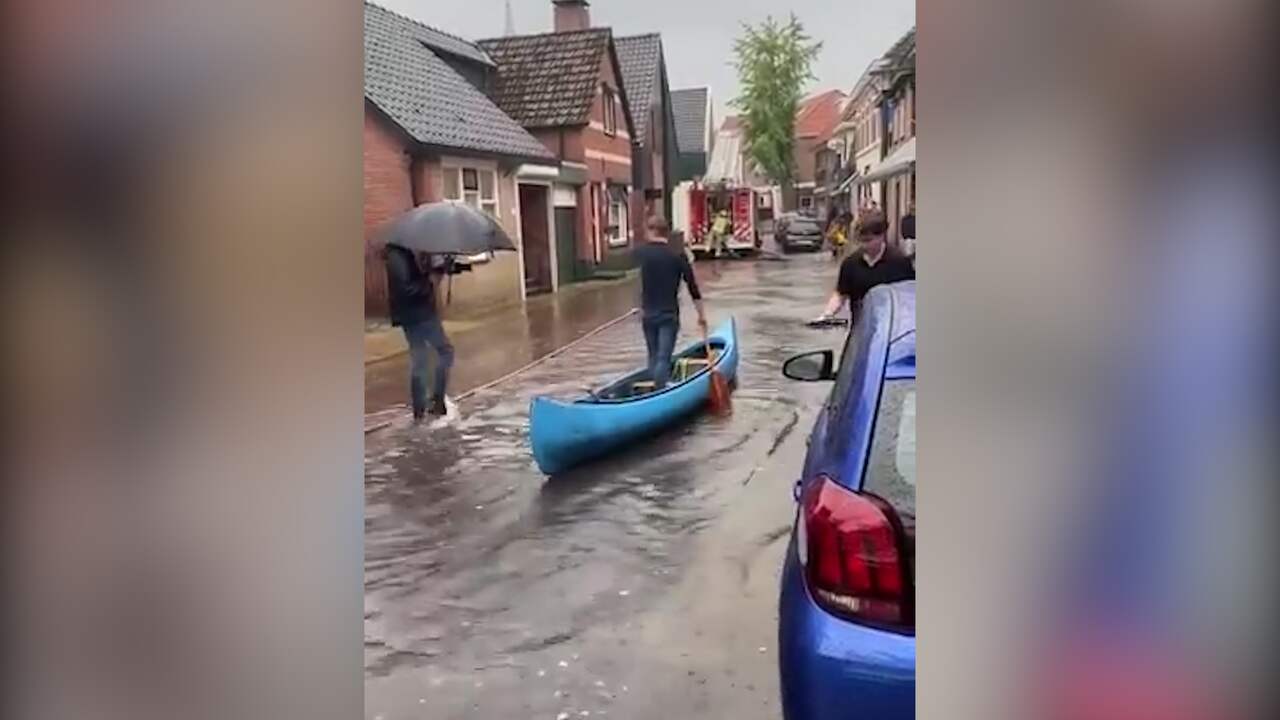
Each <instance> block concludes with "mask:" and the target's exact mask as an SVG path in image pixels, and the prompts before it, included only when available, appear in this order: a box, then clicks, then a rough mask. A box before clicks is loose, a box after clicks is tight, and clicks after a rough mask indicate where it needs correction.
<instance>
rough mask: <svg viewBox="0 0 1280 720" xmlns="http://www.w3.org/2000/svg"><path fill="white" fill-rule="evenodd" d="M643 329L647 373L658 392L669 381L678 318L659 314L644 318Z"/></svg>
mask: <svg viewBox="0 0 1280 720" xmlns="http://www.w3.org/2000/svg"><path fill="white" fill-rule="evenodd" d="M640 324H641V326H642V327H643V328H644V344H645V347H647V348H648V350H649V373H650V375H651V376H652V377H653V387H654V389H655V390H660V389H662V388H664V387H666V386H667V381H668V380H670V379H671V353H673V352H675V348H676V335H677V334H679V332H680V316H679V315H675V314H673V313H661V314H657V315H652V316H646V317H645V318H644V319H643V320H642V321H641V323H640Z"/></svg>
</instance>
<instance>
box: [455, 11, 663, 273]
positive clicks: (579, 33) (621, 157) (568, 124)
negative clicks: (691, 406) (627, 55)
mask: <svg viewBox="0 0 1280 720" xmlns="http://www.w3.org/2000/svg"><path fill="white" fill-rule="evenodd" d="M554 5H555V9H554V12H555V28H556V31H555V32H550V33H542V34H537V35H517V36H511V37H503V38H494V39H491V40H481V41H479V43H478V44H479V46H480V47H481V48H482V49H483V50H484V51H485V52H486V53H487V54H488V55H489V57H491V58H492V59H493V61H494V62H495V64H496V71H497V74H496V80H495V83H494V87H493V92H492V98H493V100H494V102H495V103H496V104H497V105H498V107H500V108H501V109H502V110H503V111H504V112H505V113H506V114H507V115H509V116H510V117H511V118H513V119H514V120H515V121H516V122H518V123H520V125H522V126H523V127H524V128H525V129H526V130H528V131H529V133H531V134H532V135H533V136H534V137H536V138H537V139H538V140H540V141H541V142H542V144H543V145H544V146H545V147H546V148H547V149H549V150H550V151H551V152H552V153H553V154H554V155H555V156H556V158H557V159H558V160H559V162H560V170H559V173H558V175H557V176H556V177H555V178H554V181H555V184H554V196H555V214H556V220H555V226H556V228H557V233H556V252H557V256H558V257H559V262H560V277H561V278H562V279H563V280H567V279H569V277H570V275H572V278H573V279H585V278H587V277H590V276H591V275H592V274H593V273H594V272H596V271H597V270H598V269H601V268H620V267H627V266H629V265H630V251H631V249H632V247H633V244H634V240H635V226H636V225H637V224H640V223H642V222H643V219H642V218H635V217H634V215H635V213H634V211H633V209H632V191H633V189H634V187H635V175H634V168H633V149H632V138H634V137H635V126H634V123H633V121H632V115H631V111H630V105H629V103H628V98H627V94H626V90H625V87H624V86H623V83H622V73H621V69H620V67H621V66H620V63H619V62H618V53H617V48H616V46H615V44H614V40H613V33H612V32H611V31H610V30H609V29H608V28H592V27H590V16H589V15H588V14H587V3H586V2H584V1H583V0H556V2H555V3H554ZM567 228H572V229H573V230H574V232H573V233H572V234H569V233H568V232H567Z"/></svg>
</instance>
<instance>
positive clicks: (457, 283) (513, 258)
mask: <svg viewBox="0 0 1280 720" xmlns="http://www.w3.org/2000/svg"><path fill="white" fill-rule="evenodd" d="M417 164H418V165H419V166H420V167H422V168H424V172H425V173H426V174H427V176H428V178H429V186H428V187H429V188H430V189H429V190H428V191H427V193H428V194H426V195H425V196H424V198H423V200H422V201H423V202H437V201H439V200H441V199H443V195H442V193H443V188H444V181H443V173H444V168H445V167H468V168H476V169H478V170H492V171H494V179H495V180H496V185H497V191H498V224H499V225H501V226H502V229H503V230H504V231H505V232H506V233H507V236H508V237H510V238H511V241H512V242H514V243H515V244H516V249H517V252H514V253H512V252H500V253H495V254H494V256H493V259H492V260H490V261H489V262H485V263H476V264H475V265H473V266H472V270H471V272H468V273H462V274H460V275H455V276H453V277H452V278H451V279H450V280H446V281H445V283H446V284H448V283H450V282H452V286H453V287H452V299H451V300H450V301H449V303H448V304H447V305H446V304H443V303H442V304H441V306H440V307H442V308H444V311H443V312H442V313H441V314H442V315H443V316H444V317H446V318H448V317H457V316H460V315H473V314H477V313H481V312H484V311H486V310H491V309H494V308H497V307H502V306H504V305H511V304H515V303H519V302H520V300H521V298H520V284H521V280H522V278H521V277H520V257H519V252H520V228H519V222H520V221H519V217H520V216H519V214H518V212H517V210H518V208H517V207H516V177H515V172H514V168H513V167H511V166H510V164H508V165H507V167H506V168H504V167H502V165H501V164H500V163H498V162H497V161H496V160H487V159H479V158H468V157H457V156H443V157H436V158H424V159H422V160H419V161H418V163H417ZM443 292H444V291H443V290H442V293H443ZM443 299H444V296H443V294H442V300H443Z"/></svg>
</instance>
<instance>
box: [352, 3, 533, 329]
mask: <svg viewBox="0 0 1280 720" xmlns="http://www.w3.org/2000/svg"><path fill="white" fill-rule="evenodd" d="M364 21H365V32H364V37H365V58H364V68H365V88H364V91H365V103H364V162H363V165H364V173H363V175H364V247H365V314H366V316H369V317H385V315H386V314H387V311H388V308H387V286H386V273H385V269H384V263H383V259H382V252H383V246H382V244H381V239H380V233H381V231H382V230H383V229H385V228H386V226H387V224H388V223H389V222H390V221H392V220H394V219H395V218H396V217H397V216H399V215H400V214H402V213H404V212H405V211H407V210H410V209H412V208H413V207H415V206H417V205H422V204H424V203H431V202H437V201H440V200H454V201H457V202H463V203H466V204H469V205H471V206H473V207H475V208H476V209H478V210H481V211H482V212H485V213H488V214H489V215H490V216H492V217H493V218H494V219H495V220H496V221H497V222H498V223H499V224H500V225H501V226H502V228H503V230H505V231H506V232H507V234H508V235H509V236H510V237H511V238H512V239H513V240H514V241H515V242H516V244H517V246H518V252H516V253H498V254H496V255H484V256H476V257H472V258H469V260H470V262H471V266H472V271H471V272H468V273H463V274H461V275H457V276H454V277H452V278H451V279H450V287H449V290H448V302H447V303H446V304H445V305H444V306H443V307H444V313H445V314H446V315H449V314H455V313H457V314H465V313H469V312H480V311H483V310H486V309H489V308H492V307H496V306H501V305H506V304H512V303H518V302H520V301H521V300H523V299H524V298H525V297H526V296H527V295H528V294H529V293H530V292H535V291H537V287H536V284H535V283H531V282H529V276H528V273H527V270H528V269H529V268H531V267H532V266H535V265H537V264H538V262H539V260H538V257H539V255H540V246H539V242H542V243H543V244H545V242H546V240H545V239H546V237H547V236H549V235H550V233H552V232H553V229H552V225H551V222H550V220H551V217H550V203H549V198H548V199H544V201H543V203H542V206H541V208H540V207H539V204H538V202H536V201H537V198H534V197H531V196H529V195H528V194H527V193H524V192H523V191H522V187H521V185H520V182H519V178H520V176H521V173H522V172H526V171H527V169H528V168H537V167H542V166H545V165H547V164H554V162H555V158H554V156H553V155H552V153H551V152H549V151H548V150H547V148H546V147H545V146H544V145H543V144H542V143H541V142H539V141H538V140H537V139H536V138H534V137H533V136H532V135H531V134H530V133H528V132H527V131H525V130H524V129H523V128H522V127H520V125H519V124H518V123H516V122H515V121H514V120H512V119H511V118H510V117H508V116H507V115H505V114H504V113H503V112H502V111H501V110H500V109H499V108H498V107H497V106H496V105H495V104H494V103H493V102H492V101H490V100H489V98H487V97H486V96H485V94H484V92H483V91H482V89H483V88H484V87H485V85H486V84H487V83H490V82H492V79H493V76H494V73H495V69H496V66H495V64H494V63H493V61H492V59H491V58H489V57H488V55H487V54H485V53H484V52H483V51H482V50H481V49H480V48H479V47H478V46H476V45H474V44H472V43H468V42H466V41H464V40H462V39H460V38H456V37H454V36H452V35H448V34H446V33H443V32H440V31H439V30H436V29H434V28H431V27H430V26H427V25H425V24H422V23H420V22H417V21H415V20H411V19H409V18H406V17H403V16H401V15H398V14H396V13H393V12H391V11H389V10H386V9H384V8H381V7H379V6H377V5H373V4H370V3H366V4H365V10H364ZM522 197H523V199H524V200H525V203H524V206H523V207H522V203H521V200H522Z"/></svg>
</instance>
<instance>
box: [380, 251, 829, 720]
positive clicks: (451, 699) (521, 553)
mask: <svg viewBox="0 0 1280 720" xmlns="http://www.w3.org/2000/svg"><path fill="white" fill-rule="evenodd" d="M697 272H698V275H699V279H700V282H701V284H703V285H704V286H705V288H706V290H707V302H708V313H709V315H710V321H711V323H712V324H713V325H714V324H715V323H716V322H718V321H719V320H721V319H723V318H724V317H725V316H727V315H730V314H731V315H733V316H734V317H735V318H736V319H737V321H738V332H739V340H740V343H741V345H742V356H741V361H740V365H739V371H738V387H737V389H736V391H735V392H734V395H733V406H734V412H733V414H732V415H731V416H729V417H727V418H716V417H712V416H709V415H700V416H697V417H694V418H691V419H690V420H688V421H687V422H683V423H680V424H678V425H676V426H674V427H672V428H670V429H669V430H668V431H666V432H664V433H662V434H660V435H657V436H655V437H653V438H650V439H649V440H648V441H647V442H644V443H640V444H637V445H636V446H635V447H633V448H630V449H628V450H626V451H624V452H621V453H618V454H616V455H614V456H611V457H608V458H605V459H603V460H601V461H598V462H594V463H592V464H590V465H586V466H583V467H581V468H578V469H576V470H574V471H572V472H571V473H568V474H566V475H564V476H559V477H555V478H551V479H548V478H546V477H545V476H543V475H542V474H541V473H540V472H539V471H538V469H537V467H536V466H535V465H534V462H533V459H532V457H531V455H530V453H529V449H528V442H527V436H526V432H527V414H528V404H529V401H530V399H531V398H532V397H533V396H535V395H537V394H550V395H554V396H564V397H573V396H575V395H578V394H580V392H581V389H582V388H584V387H586V386H588V385H600V384H602V383H603V382H605V381H607V380H608V379H609V378H610V377H612V376H615V375H618V374H621V373H623V372H625V371H627V370H629V369H631V368H633V367H635V366H638V365H639V364H641V363H642V362H643V359H644V354H645V353H644V342H643V339H642V337H641V333H640V328H639V321H638V320H628V321H625V322H622V323H620V324H618V325H615V326H613V327H611V328H609V329H607V330H605V331H603V332H601V333H599V334H597V335H594V336H592V337H590V338H589V339H587V340H585V341H583V342H582V343H580V344H579V345H576V346H574V347H573V348H571V349H570V350H568V351H566V352H564V353H562V354H560V355H557V356H556V357H554V358H552V359H550V360H548V361H546V362H544V363H542V364H539V365H537V366H536V367H534V368H532V369H530V370H529V371H527V372H525V373H524V374H522V375H519V376H517V377H516V378H513V379H511V380H509V381H506V382H504V383H501V384H499V385H496V386H494V387H491V388H489V389H487V390H483V391H481V392H478V393H476V394H475V395H473V396H472V397H470V398H469V399H468V400H467V401H466V402H464V403H463V404H462V406H461V408H460V417H458V418H456V419H454V420H452V421H451V422H450V423H449V424H447V425H445V426H444V427H438V428H432V429H427V428H413V427H410V426H405V425H403V424H397V425H396V426H393V427H391V428H388V429H386V430H383V431H380V432H377V433H374V434H371V435H369V436H367V437H366V449H365V716H366V717H367V718H371V719H375V720H398V719H400V718H440V719H442V720H443V719H453V718H487V719H494V718H504V719H505V718H548V719H549V720H554V719H557V718H559V719H560V720H567V719H568V718H585V717H604V718H637V719H639V718H655V717H666V718H729V717H732V718H742V719H744V720H750V719H753V718H777V717H779V716H780V710H779V703H778V679H777V657H776V644H777V640H776V633H777V591H778V585H777V581H778V574H779V571H780V568H781V564H782V559H783V555H784V553H785V550H786V545H787V541H788V537H789V531H790V527H791V522H792V520H793V517H794V503H793V502H792V498H791V486H792V483H793V482H794V480H795V479H796V478H797V474H798V472H799V469H800V464H801V460H802V458H803V455H804V451H805V438H806V436H807V434H808V431H809V428H810V427H811V425H812V423H813V419H814V416H815V414H816V413H817V411H818V408H819V407H820V405H821V403H822V400H823V399H824V398H825V396H826V394H827V393H828V392H830V386H829V385H826V384H808V383H797V382H793V381H789V380H786V379H785V378H783V377H782V376H781V374H780V372H779V368H780V367H781V364H782V361H783V360H784V359H785V358H787V357H789V356H790V355H792V354H794V353H796V352H801V351H805V350H810V349H819V348H825V347H832V348H836V347H838V346H839V345H840V343H841V342H842V339H843V335H842V331H839V330H814V329H810V328H807V327H805V326H804V321H805V320H807V319H809V318H812V317H814V316H815V315H817V314H818V312H819V311H820V310H821V307H822V304H823V302H824V300H825V296H826V294H827V293H828V292H829V289H830V287H831V286H832V285H833V284H834V275H835V265H834V264H833V263H832V261H831V260H830V258H829V257H828V256H823V255H805V256H793V257H791V258H790V259H789V260H787V261H768V260H757V261H737V262H733V261H729V262H724V263H716V264H708V263H700V264H699V265H698V270H697ZM686 302H687V299H686ZM693 317H694V315H693V311H692V308H687V309H686V311H685V313H684V318H685V327H683V328H682V329H681V343H680V345H681V346H683V344H684V343H685V342H690V341H692V339H693V337H692V336H693V333H694V332H696V329H695V328H694V326H693V322H692V318H693ZM466 361H467V360H466V358H461V357H460V358H459V360H458V362H459V363H465V362H466Z"/></svg>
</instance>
